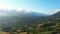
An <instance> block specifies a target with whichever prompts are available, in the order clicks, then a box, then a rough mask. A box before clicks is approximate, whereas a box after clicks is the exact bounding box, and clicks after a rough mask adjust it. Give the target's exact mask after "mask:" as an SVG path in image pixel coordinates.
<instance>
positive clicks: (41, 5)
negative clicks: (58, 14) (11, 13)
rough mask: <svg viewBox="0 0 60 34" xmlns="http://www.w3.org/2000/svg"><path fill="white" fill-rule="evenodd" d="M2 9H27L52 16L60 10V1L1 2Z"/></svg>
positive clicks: (23, 0)
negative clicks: (55, 11)
mask: <svg viewBox="0 0 60 34" xmlns="http://www.w3.org/2000/svg"><path fill="white" fill-rule="evenodd" d="M0 8H11V9H12V8H13V9H27V10H33V11H36V12H40V13H47V14H52V13H54V11H53V10H56V9H60V0H0Z"/></svg>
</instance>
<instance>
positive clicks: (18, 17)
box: [0, 11, 48, 26]
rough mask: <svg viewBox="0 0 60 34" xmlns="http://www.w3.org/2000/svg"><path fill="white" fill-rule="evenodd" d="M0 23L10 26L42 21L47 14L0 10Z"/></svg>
mask: <svg viewBox="0 0 60 34" xmlns="http://www.w3.org/2000/svg"><path fill="white" fill-rule="evenodd" d="M0 13H2V14H1V15H0V24H1V25H2V24H3V25H2V26H12V24H14V23H15V24H19V25H23V24H31V23H36V22H38V21H42V20H43V19H44V18H46V17H47V16H48V15H47V14H43V13H37V12H25V11H20V12H17V11H0Z"/></svg>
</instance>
